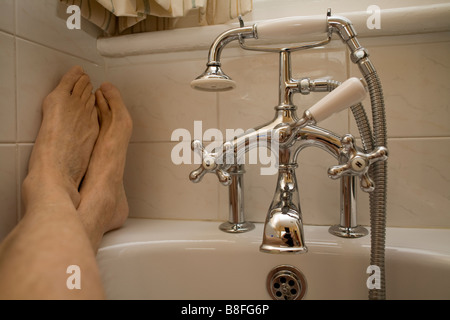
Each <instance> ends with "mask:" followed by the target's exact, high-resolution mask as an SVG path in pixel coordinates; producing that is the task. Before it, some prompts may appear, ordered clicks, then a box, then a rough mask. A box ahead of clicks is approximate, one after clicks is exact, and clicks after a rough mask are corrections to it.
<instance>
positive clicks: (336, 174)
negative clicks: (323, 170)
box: [328, 134, 388, 192]
mask: <svg viewBox="0 0 450 320" xmlns="http://www.w3.org/2000/svg"><path fill="white" fill-rule="evenodd" d="M341 142H342V147H343V154H344V155H345V156H346V157H347V159H348V161H347V163H344V164H341V165H337V166H334V167H331V168H329V169H328V176H329V177H330V178H331V179H338V178H340V177H342V176H343V175H357V176H359V178H360V180H361V189H362V190H363V191H365V192H372V191H373V190H374V189H375V183H374V182H373V181H372V179H371V178H370V177H369V174H368V171H369V167H370V165H371V164H372V163H374V162H377V161H385V160H387V158H388V150H387V148H385V147H378V148H376V149H375V150H374V151H372V152H371V153H363V152H359V151H357V149H356V145H355V139H354V138H353V136H352V135H350V134H347V135H345V136H343V137H342V139H341Z"/></svg>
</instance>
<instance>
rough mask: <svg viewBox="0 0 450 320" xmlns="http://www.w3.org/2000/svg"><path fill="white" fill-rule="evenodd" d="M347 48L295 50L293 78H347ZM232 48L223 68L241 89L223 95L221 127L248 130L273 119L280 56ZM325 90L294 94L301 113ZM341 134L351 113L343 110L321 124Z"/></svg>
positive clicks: (317, 99) (220, 107)
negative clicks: (251, 52) (307, 93)
mask: <svg viewBox="0 0 450 320" xmlns="http://www.w3.org/2000/svg"><path fill="white" fill-rule="evenodd" d="M344 49H345V48H344V47H342V48H341V49H333V50H326V49H315V50H310V51H300V52H293V53H292V54H291V55H292V57H291V59H292V77H293V79H301V78H311V79H333V80H338V81H344V80H346V79H347V67H346V56H345V50H344ZM236 50H237V49H230V51H229V52H228V53H227V57H226V58H222V68H223V71H224V72H225V73H226V74H227V75H228V76H230V77H231V78H232V79H233V80H234V81H236V85H237V88H236V89H235V90H233V91H229V92H225V93H220V94H219V122H220V129H221V130H222V131H224V132H225V130H226V129H237V128H241V129H244V130H246V129H248V128H252V127H255V126H257V125H261V124H264V123H266V122H269V121H271V120H272V119H273V117H274V115H275V111H274V107H275V106H276V105H278V84H279V75H278V70H279V56H278V54H277V53H270V54H248V53H246V52H244V51H243V50H240V51H236ZM324 96H325V93H311V94H309V95H301V94H296V95H294V104H295V105H296V106H297V107H298V111H297V113H298V115H300V116H301V115H302V114H303V112H304V111H305V110H306V109H307V108H309V107H311V106H312V105H313V104H314V103H315V102H317V101H319V99H321V98H322V97H324ZM319 125H320V126H322V127H324V128H327V129H328V130H331V131H335V132H337V133H339V134H344V133H347V132H348V114H347V112H345V111H344V112H342V113H339V114H337V115H334V116H333V117H331V118H330V119H327V120H324V121H323V122H322V123H320V124H319Z"/></svg>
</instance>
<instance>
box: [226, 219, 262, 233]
mask: <svg viewBox="0 0 450 320" xmlns="http://www.w3.org/2000/svg"><path fill="white" fill-rule="evenodd" d="M219 229H220V230H222V231H225V232H228V233H242V232H247V231H250V230H253V229H255V225H254V224H253V223H251V222H247V221H246V222H242V223H232V222H229V221H227V222H224V223H222V224H221V225H220V226H219Z"/></svg>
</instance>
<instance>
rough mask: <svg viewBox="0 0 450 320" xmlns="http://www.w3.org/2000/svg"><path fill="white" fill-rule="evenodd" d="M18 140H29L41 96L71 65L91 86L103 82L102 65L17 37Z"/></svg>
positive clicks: (33, 133) (37, 119) (35, 126)
mask: <svg viewBox="0 0 450 320" xmlns="http://www.w3.org/2000/svg"><path fill="white" fill-rule="evenodd" d="M17 61H18V62H17V92H18V96H17V114H18V116H17V117H18V124H17V125H18V141H19V142H33V141H34V139H35V138H36V135H37V133H38V130H39V126H40V123H41V119H42V115H41V110H42V108H41V104H42V101H43V99H44V98H45V97H46V96H47V95H48V94H49V93H50V92H51V91H52V90H53V89H54V88H55V87H56V85H57V84H58V83H59V81H60V79H61V77H62V76H63V75H64V74H65V73H66V72H67V71H68V70H69V69H70V68H71V67H72V66H74V65H81V66H82V67H83V68H84V70H85V72H86V73H88V74H89V76H90V78H91V81H92V83H93V85H94V88H95V87H98V86H99V85H100V84H101V82H103V81H104V76H105V75H104V69H103V67H101V66H99V65H96V64H93V63H90V62H88V61H85V60H82V59H79V58H75V57H73V56H70V55H67V54H65V53H62V52H59V51H56V50H53V49H49V48H47V47H44V46H41V45H38V44H35V43H32V42H29V41H26V40H22V39H17Z"/></svg>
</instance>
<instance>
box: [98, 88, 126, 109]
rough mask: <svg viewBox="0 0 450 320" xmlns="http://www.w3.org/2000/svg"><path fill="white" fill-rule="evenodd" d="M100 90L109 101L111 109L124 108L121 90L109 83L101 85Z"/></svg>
mask: <svg viewBox="0 0 450 320" xmlns="http://www.w3.org/2000/svg"><path fill="white" fill-rule="evenodd" d="M100 90H101V91H102V93H103V96H104V98H105V99H106V100H107V101H108V104H109V106H110V107H111V109H115V108H120V107H123V106H124V104H123V100H122V96H121V95H120V92H119V90H118V89H117V88H116V87H115V86H113V85H112V84H111V83H109V82H105V83H103V84H102V85H101V87H100Z"/></svg>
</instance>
